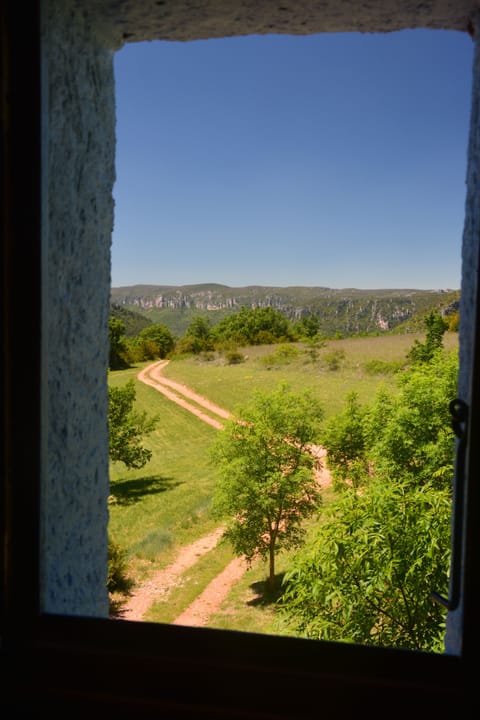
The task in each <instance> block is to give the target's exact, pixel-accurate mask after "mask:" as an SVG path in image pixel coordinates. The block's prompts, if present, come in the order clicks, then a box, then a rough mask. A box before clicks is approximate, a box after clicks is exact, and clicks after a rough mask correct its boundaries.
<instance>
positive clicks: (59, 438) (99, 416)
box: [41, 0, 115, 616]
mask: <svg viewBox="0 0 480 720" xmlns="http://www.w3.org/2000/svg"><path fill="white" fill-rule="evenodd" d="M43 12H44V15H43V29H44V38H43V64H44V67H43V93H44V123H45V126H44V129H43V137H44V145H45V147H44V148H43V155H44V161H45V162H44V164H45V166H46V167H45V168H44V186H45V187H44V192H45V196H44V198H43V208H44V215H45V217H44V226H43V236H44V243H45V250H46V264H47V269H46V293H45V295H46V298H45V300H46V307H45V311H44V317H45V325H46V327H45V333H46V353H45V356H46V367H45V375H46V377H47V382H48V392H47V393H46V398H45V400H46V414H47V417H48V428H47V437H46V458H47V460H46V468H45V478H44V482H43V486H42V536H43V542H42V547H41V561H42V580H41V582H42V586H41V602H42V607H43V609H44V610H45V611H47V612H52V613H65V614H78V615H95V616H102V615H106V614H107V613H108V595H107V592H106V572H107V541H106V527H107V521H108V514H107V497H108V434H107V433H108V428H107V421H106V417H107V384H106V373H107V366H108V317H109V296H110V243H111V231H112V227H113V200H112V186H113V182H114V162H115V124H114V119H115V115H114V84H113V69H112V65H113V53H112V51H111V50H110V49H109V48H108V47H106V46H105V44H104V42H103V41H102V40H101V38H100V37H99V36H98V35H97V33H96V32H95V31H94V28H93V27H92V25H91V23H89V22H87V21H85V19H84V18H83V17H82V14H81V13H79V12H78V11H74V9H73V3H71V2H68V1H67V2H63V1H62V2H55V0H51V1H50V0H49V1H48V2H45V3H44V6H43ZM47 114H48V117H47Z"/></svg>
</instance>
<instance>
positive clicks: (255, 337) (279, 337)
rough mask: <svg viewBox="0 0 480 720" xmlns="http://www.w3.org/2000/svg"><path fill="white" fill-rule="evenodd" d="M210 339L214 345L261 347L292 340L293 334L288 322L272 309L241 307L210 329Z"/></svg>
mask: <svg viewBox="0 0 480 720" xmlns="http://www.w3.org/2000/svg"><path fill="white" fill-rule="evenodd" d="M211 337H212V339H213V341H214V342H215V344H221V343H225V342H228V341H232V342H234V343H236V344H237V345H243V346H245V345H263V344H268V343H276V342H286V341H289V340H292V339H293V332H292V328H291V324H290V322H289V320H287V318H286V317H285V316H284V315H282V313H281V312H279V311H278V310H274V309H273V308H272V307H256V308H246V307H242V309H241V310H240V311H239V312H237V313H234V314H232V315H228V316H227V317H226V318H224V319H223V320H222V321H221V322H220V323H219V324H218V325H216V326H215V327H214V328H212V331H211Z"/></svg>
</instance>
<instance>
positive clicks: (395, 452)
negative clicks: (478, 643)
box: [281, 351, 458, 652]
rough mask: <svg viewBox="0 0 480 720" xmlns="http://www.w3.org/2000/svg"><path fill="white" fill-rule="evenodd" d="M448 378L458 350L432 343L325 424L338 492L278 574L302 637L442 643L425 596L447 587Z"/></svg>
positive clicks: (434, 609) (284, 604)
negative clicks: (391, 387) (416, 360)
mask: <svg viewBox="0 0 480 720" xmlns="http://www.w3.org/2000/svg"><path fill="white" fill-rule="evenodd" d="M457 374H458V358H457V355H456V353H446V352H442V351H437V352H435V353H434V354H433V356H432V357H431V359H430V361H429V362H428V363H421V364H415V365H414V366H412V367H411V368H409V369H408V370H407V371H405V372H404V373H402V374H401V375H399V376H398V388H397V392H387V391H386V390H381V391H380V392H379V393H378V394H377V397H376V398H375V400H374V402H373V404H372V405H371V406H370V407H363V408H362V407H361V406H359V404H358V402H357V399H356V396H355V395H352V396H349V398H347V405H346V409H345V411H344V412H343V413H342V414H341V415H340V416H338V417H337V418H334V419H333V420H332V422H331V423H329V425H328V427H327V431H326V433H325V435H324V444H325V445H326V447H327V453H328V458H329V464H331V465H332V467H333V469H334V472H335V473H336V477H337V478H341V479H342V480H344V481H345V482H344V483H343V489H344V492H342V493H341V494H339V496H338V498H337V499H336V500H335V501H334V502H333V503H332V504H331V505H330V506H329V507H328V508H327V509H326V510H325V511H324V513H323V515H322V523H321V524H320V525H319V527H318V530H317V532H316V535H315V537H314V539H313V540H312V542H311V543H309V545H308V547H307V548H305V549H303V550H302V551H301V552H300V553H299V554H298V555H297V557H296V559H295V560H294V562H293V564H292V567H291V568H290V570H289V572H288V573H287V574H286V576H285V581H284V582H285V592H284V594H283V596H282V601H281V608H282V611H283V612H284V613H285V614H286V615H287V616H288V618H289V620H290V622H292V623H293V625H294V627H295V628H296V630H297V632H298V633H299V634H303V635H305V636H307V637H311V638H317V639H324V640H342V641H345V642H355V643H362V644H370V645H384V646H391V647H401V648H410V649H415V650H428V651H435V652H441V651H443V637H444V632H445V611H444V610H443V609H442V608H441V607H440V606H439V605H436V604H435V603H434V602H433V601H432V599H431V593H432V592H433V591H435V592H437V593H440V594H443V595H448V571H449V563H450V539H451V538H450V526H451V510H452V508H451V493H452V478H453V459H454V435H453V430H452V429H451V421H450V416H449V411H448V407H449V402H450V401H451V400H452V399H453V398H454V397H455V395H456V382H457ZM355 472H358V473H359V476H358V477H356V476H355V474H354V473H355ZM347 480H348V481H349V482H347Z"/></svg>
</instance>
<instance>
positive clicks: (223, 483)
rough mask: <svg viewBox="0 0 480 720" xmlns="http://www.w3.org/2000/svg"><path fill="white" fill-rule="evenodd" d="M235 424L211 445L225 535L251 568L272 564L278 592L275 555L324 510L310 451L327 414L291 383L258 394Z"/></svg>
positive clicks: (217, 510)
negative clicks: (255, 561) (264, 561)
mask: <svg viewBox="0 0 480 720" xmlns="http://www.w3.org/2000/svg"><path fill="white" fill-rule="evenodd" d="M236 416H237V418H238V419H236V420H231V421H228V422H227V423H226V424H225V427H224V429H223V430H222V431H221V432H220V433H218V435H217V439H216V441H215V442H214V444H213V446H212V459H213V460H214V461H215V462H216V463H217V466H218V470H219V474H220V479H219V483H218V486H217V490H216V493H215V496H214V512H215V514H216V515H217V517H220V518H222V519H226V524H227V527H226V531H225V534H224V536H225V537H226V538H227V539H228V540H229V541H230V542H231V543H232V546H233V549H234V552H235V553H236V554H237V555H239V556H245V557H246V559H247V561H248V562H250V563H251V562H252V560H253V559H254V558H255V557H261V558H263V559H266V558H268V560H269V576H268V585H269V589H270V590H273V589H274V586H275V554H276V553H277V552H278V551H279V550H280V549H281V548H289V547H296V546H298V545H299V543H300V542H301V540H302V538H303V535H304V529H303V527H302V521H303V519H304V518H306V517H308V516H309V515H311V514H312V513H314V512H315V510H316V509H317V508H318V504H319V501H320V495H319V487H318V484H317V482H316V480H315V477H314V468H315V459H314V457H313V455H312V454H311V453H310V452H309V444H310V443H312V442H313V441H314V440H315V438H316V436H317V434H318V430H319V423H320V421H321V419H322V416H323V411H322V408H321V407H320V405H319V403H318V401H317V400H316V399H315V398H314V397H313V396H312V395H311V393H310V392H308V391H307V392H304V393H302V394H296V393H293V392H291V391H290V390H289V389H288V387H287V386H286V385H284V384H282V385H280V386H279V388H278V389H277V390H275V391H273V392H271V393H270V394H268V393H264V392H259V391H258V392H256V393H255V394H254V396H253V399H252V400H251V402H250V403H249V404H247V405H245V406H244V407H242V408H240V409H239V410H238V411H237V413H236Z"/></svg>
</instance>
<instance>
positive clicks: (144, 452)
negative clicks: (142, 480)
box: [108, 380, 157, 468]
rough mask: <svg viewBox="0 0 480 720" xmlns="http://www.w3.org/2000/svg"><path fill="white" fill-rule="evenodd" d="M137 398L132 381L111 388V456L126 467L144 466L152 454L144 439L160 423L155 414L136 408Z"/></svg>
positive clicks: (109, 419)
mask: <svg viewBox="0 0 480 720" xmlns="http://www.w3.org/2000/svg"><path fill="white" fill-rule="evenodd" d="M135 397H136V393H135V385H134V381H133V380H130V381H129V382H128V383H127V384H126V385H125V386H124V387H122V388H118V387H109V388H108V426H109V434H110V444H109V457H110V460H112V461H114V462H115V461H118V462H123V463H124V464H125V465H126V466H127V468H142V467H143V466H144V465H146V464H147V462H148V461H149V460H150V458H151V457H152V453H151V451H150V450H148V449H147V448H145V447H143V446H142V445H141V442H142V439H143V436H144V435H147V434H148V433H150V432H152V430H153V429H154V428H155V425H156V424H157V418H156V417H148V416H147V414H146V412H141V413H140V412H136V411H135V410H134V409H133V405H134V402H135Z"/></svg>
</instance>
